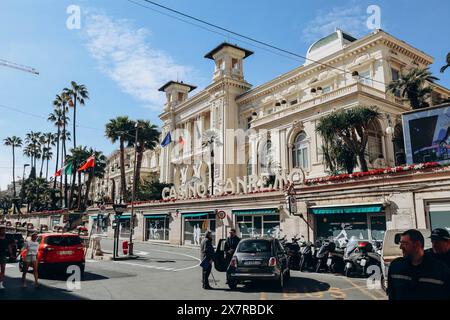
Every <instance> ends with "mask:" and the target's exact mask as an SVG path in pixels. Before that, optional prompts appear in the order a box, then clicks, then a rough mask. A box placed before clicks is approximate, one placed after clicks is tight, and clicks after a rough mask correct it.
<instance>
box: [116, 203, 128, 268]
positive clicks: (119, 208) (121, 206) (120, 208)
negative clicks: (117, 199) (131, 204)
mask: <svg viewBox="0 0 450 320" xmlns="http://www.w3.org/2000/svg"><path fill="white" fill-rule="evenodd" d="M113 209H114V213H115V217H114V222H113V228H114V248H113V260H116V259H117V256H118V251H119V226H120V216H121V215H122V213H124V212H125V210H126V209H127V205H126V204H123V203H120V204H114V205H113ZM117 217H119V221H118V219H117Z"/></svg>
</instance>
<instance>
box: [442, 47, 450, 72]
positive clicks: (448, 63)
mask: <svg viewBox="0 0 450 320" xmlns="http://www.w3.org/2000/svg"><path fill="white" fill-rule="evenodd" d="M445 62H446V64H445V66H443V67H442V68H441V73H444V72H445V70H447V68H449V67H450V52H449V53H447V57H446V59H445Z"/></svg>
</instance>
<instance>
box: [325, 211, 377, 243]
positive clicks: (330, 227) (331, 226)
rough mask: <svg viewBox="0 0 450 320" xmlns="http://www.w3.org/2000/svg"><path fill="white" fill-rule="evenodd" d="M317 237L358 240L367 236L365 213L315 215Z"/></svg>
mask: <svg viewBox="0 0 450 320" xmlns="http://www.w3.org/2000/svg"><path fill="white" fill-rule="evenodd" d="M316 219H317V238H327V239H328V238H334V239H337V240H339V239H341V238H343V239H350V238H351V237H353V236H354V237H356V238H357V239H360V240H365V239H368V238H369V233H368V224H367V215H366V214H361V213H356V214H348V213H346V214H324V215H317V216H316Z"/></svg>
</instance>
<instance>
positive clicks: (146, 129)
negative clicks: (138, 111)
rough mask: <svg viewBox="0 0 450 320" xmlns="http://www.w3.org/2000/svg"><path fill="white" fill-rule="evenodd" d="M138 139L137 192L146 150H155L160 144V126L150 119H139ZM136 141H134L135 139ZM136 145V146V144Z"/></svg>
mask: <svg viewBox="0 0 450 320" xmlns="http://www.w3.org/2000/svg"><path fill="white" fill-rule="evenodd" d="M137 128H138V141H137V150H136V151H137V159H135V161H137V162H136V180H135V181H134V188H135V190H136V193H137V192H138V188H139V185H140V182H141V168H142V158H143V157H144V152H145V150H153V149H155V147H156V146H157V145H158V141H159V136H160V132H159V131H158V127H157V126H155V125H154V124H152V123H151V122H150V121H145V120H138V121H137ZM133 142H134V141H133ZM135 147H136V146H135Z"/></svg>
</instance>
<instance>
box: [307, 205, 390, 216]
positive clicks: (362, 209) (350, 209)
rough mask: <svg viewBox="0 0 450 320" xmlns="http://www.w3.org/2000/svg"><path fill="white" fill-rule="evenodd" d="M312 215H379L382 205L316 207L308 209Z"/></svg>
mask: <svg viewBox="0 0 450 320" xmlns="http://www.w3.org/2000/svg"><path fill="white" fill-rule="evenodd" d="M310 210H311V213H312V214H341V213H380V212H382V211H383V205H382V204H374V205H356V206H343V207H316V208H310Z"/></svg>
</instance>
